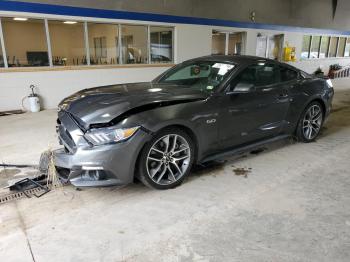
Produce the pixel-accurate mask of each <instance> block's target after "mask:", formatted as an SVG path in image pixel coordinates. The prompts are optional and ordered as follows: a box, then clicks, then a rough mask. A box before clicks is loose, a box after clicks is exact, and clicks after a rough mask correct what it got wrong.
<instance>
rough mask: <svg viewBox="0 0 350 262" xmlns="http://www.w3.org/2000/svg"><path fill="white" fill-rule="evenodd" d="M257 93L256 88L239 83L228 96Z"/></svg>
mask: <svg viewBox="0 0 350 262" xmlns="http://www.w3.org/2000/svg"><path fill="white" fill-rule="evenodd" d="M254 91H255V86H254V85H253V84H248V83H238V84H237V85H236V86H235V88H234V89H233V90H232V91H229V92H228V93H227V94H244V93H251V92H254Z"/></svg>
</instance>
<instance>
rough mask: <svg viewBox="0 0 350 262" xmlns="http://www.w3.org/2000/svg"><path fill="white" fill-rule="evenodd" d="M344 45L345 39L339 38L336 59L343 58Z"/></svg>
mask: <svg viewBox="0 0 350 262" xmlns="http://www.w3.org/2000/svg"><path fill="white" fill-rule="evenodd" d="M345 45H346V38H345V37H340V38H339V44H338V51H337V57H344V52H345Z"/></svg>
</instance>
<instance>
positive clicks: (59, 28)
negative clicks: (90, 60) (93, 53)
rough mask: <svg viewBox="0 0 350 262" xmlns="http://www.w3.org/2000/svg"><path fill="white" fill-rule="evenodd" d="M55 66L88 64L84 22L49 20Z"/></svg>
mask: <svg viewBox="0 0 350 262" xmlns="http://www.w3.org/2000/svg"><path fill="white" fill-rule="evenodd" d="M49 31H50V38H51V51H52V62H53V65H54V66H75V65H86V64H87V60H86V49H85V38H84V23H81V22H75V21H49Z"/></svg>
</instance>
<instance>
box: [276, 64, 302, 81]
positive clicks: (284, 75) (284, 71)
mask: <svg viewBox="0 0 350 262" xmlns="http://www.w3.org/2000/svg"><path fill="white" fill-rule="evenodd" d="M280 77H281V82H288V81H292V80H296V79H298V73H297V72H296V71H294V70H292V69H289V68H286V67H284V66H281V67H280Z"/></svg>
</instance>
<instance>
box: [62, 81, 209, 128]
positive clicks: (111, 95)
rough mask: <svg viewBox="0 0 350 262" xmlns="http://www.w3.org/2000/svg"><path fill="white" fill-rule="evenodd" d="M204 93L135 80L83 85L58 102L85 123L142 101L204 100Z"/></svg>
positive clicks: (113, 115) (114, 114) (111, 116)
mask: <svg viewBox="0 0 350 262" xmlns="http://www.w3.org/2000/svg"><path fill="white" fill-rule="evenodd" d="M207 97H208V93H206V92H203V91H199V90H194V89H193V88H188V87H185V86H177V85H168V84H155V83H135V84H121V85H111V86H103V87H95V88H90V89H84V90H82V91H79V92H77V93H75V94H73V95H71V96H69V97H67V98H65V99H64V100H63V101H62V102H61V103H60V104H59V106H58V107H59V110H64V111H67V112H69V113H70V114H72V115H73V116H75V117H77V118H79V119H80V120H82V121H83V122H84V123H85V124H86V125H90V124H96V123H108V122H110V121H111V120H112V119H114V118H116V117H118V116H120V115H121V114H123V113H125V112H127V111H129V110H131V109H134V108H136V107H141V106H144V105H149V104H154V103H159V102H172V101H178V102H179V103H182V102H186V101H195V100H204V99H206V98H207Z"/></svg>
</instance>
